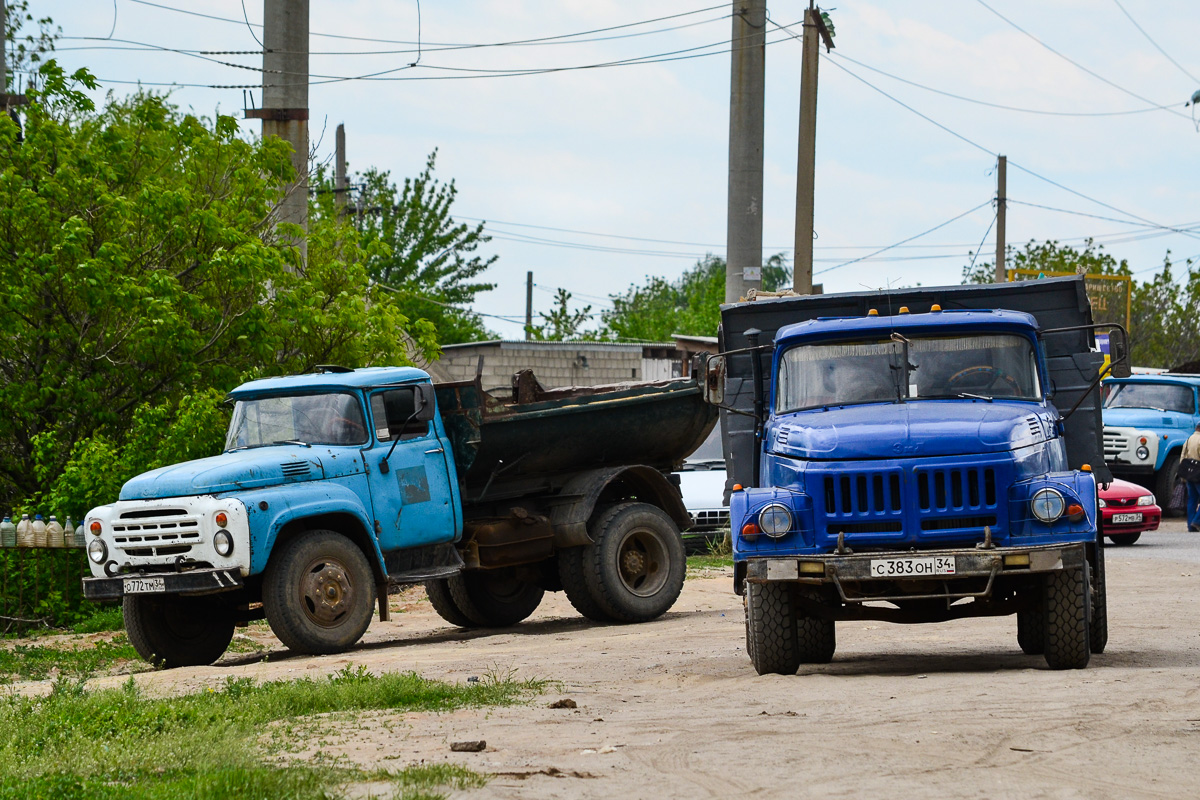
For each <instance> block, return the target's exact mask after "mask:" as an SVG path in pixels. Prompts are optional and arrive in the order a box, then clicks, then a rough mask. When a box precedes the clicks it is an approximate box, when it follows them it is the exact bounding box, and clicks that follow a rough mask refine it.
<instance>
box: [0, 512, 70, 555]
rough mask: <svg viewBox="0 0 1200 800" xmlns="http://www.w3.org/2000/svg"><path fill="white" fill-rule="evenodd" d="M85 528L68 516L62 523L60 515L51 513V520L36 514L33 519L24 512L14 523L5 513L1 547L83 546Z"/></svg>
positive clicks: (1, 522)
mask: <svg viewBox="0 0 1200 800" xmlns="http://www.w3.org/2000/svg"><path fill="white" fill-rule="evenodd" d="M83 545H84V541H83V528H76V527H75V525H74V524H72V522H71V518H70V517H67V522H66V524H65V525H62V524H60V523H59V521H58V517H56V516H54V515H53V514H51V515H50V521H49V522H47V521H45V520H43V519H42V515H41V514H34V516H33V519H30V518H29V515H28V514H22V515H21V519H20V520H18V521H17V522H16V523H13V521H12V517H10V516H8V515H7V514H5V515H4V519H3V521H0V547H83Z"/></svg>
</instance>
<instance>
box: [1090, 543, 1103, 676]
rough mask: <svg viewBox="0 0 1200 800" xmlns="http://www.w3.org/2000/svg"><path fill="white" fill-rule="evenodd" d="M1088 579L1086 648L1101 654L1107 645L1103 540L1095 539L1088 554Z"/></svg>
mask: <svg viewBox="0 0 1200 800" xmlns="http://www.w3.org/2000/svg"><path fill="white" fill-rule="evenodd" d="M1089 555H1090V556H1091V558H1090V559H1089V562H1090V563H1089V565H1090V567H1091V568H1090V569H1089V570H1088V575H1089V577H1090V581H1089V589H1090V591H1091V597H1090V598H1089V603H1090V608H1089V611H1090V613H1089V615H1088V647H1089V648H1090V649H1091V651H1092V652H1093V653H1103V652H1104V648H1105V647H1106V646H1107V645H1108V580H1107V579H1106V578H1105V572H1106V570H1107V568H1106V567H1105V566H1104V539H1103V538H1102V537H1099V536H1097V537H1096V546H1095V547H1094V548H1093V549H1092V552H1091V553H1090V554H1089Z"/></svg>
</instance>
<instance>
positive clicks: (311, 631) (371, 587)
mask: <svg viewBox="0 0 1200 800" xmlns="http://www.w3.org/2000/svg"><path fill="white" fill-rule="evenodd" d="M263 610H264V611H265V612H266V615H267V622H269V623H270V624H271V630H272V631H274V632H275V635H276V636H278V637H279V640H280V641H281V642H283V643H284V645H286V646H287V648H288V649H289V650H292V651H294V652H296V653H305V654H308V655H322V654H327V653H340V652H342V651H343V650H348V649H349V648H351V647H353V646H354V644H355V642H357V641H358V640H359V639H361V638H362V635H363V633H365V632H366V630H367V626H368V625H370V624H371V616H372V615H373V614H374V613H375V578H374V576H373V575H372V574H371V565H370V564H369V563H368V562H367V557H366V556H364V555H363V553H362V551H361V550H359V549H358V547H356V546H355V544H354V543H353V542H351V541H350V540H349V539H347V538H346V537H345V536H342V535H341V534H340V533H335V532H333V531H309V532H308V533H305V534H302V535H301V536H299V537H297V538H295V539H291V540H290V541H288V542H285V543H284V544H283V546H282V547H281V548H280V549H279V550H277V551H276V552H275V554H274V556H273V558H272V559H271V562H270V563H269V564H267V571H266V574H265V575H264V576H263Z"/></svg>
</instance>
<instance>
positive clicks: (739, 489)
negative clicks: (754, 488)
mask: <svg viewBox="0 0 1200 800" xmlns="http://www.w3.org/2000/svg"><path fill="white" fill-rule="evenodd" d="M733 490H734V491H735V492H740V491H741V490H742V485H741V484H740V483H735V484H734V485H733Z"/></svg>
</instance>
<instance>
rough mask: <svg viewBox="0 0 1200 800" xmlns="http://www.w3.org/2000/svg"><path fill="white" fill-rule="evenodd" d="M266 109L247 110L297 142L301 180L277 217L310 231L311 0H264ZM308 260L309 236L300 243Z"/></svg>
mask: <svg viewBox="0 0 1200 800" xmlns="http://www.w3.org/2000/svg"><path fill="white" fill-rule="evenodd" d="M262 105H263V107H262V108H253V109H247V110H246V117H247V118H252V119H261V120H262V121H263V124H262V135H263V138H266V137H267V136H278V137H279V138H280V139H283V140H284V141H286V142H287V143H288V144H290V145H291V146H292V166H293V167H295V169H296V182H295V183H293V184H292V185H290V186H288V187H286V189H287V192H286V194H285V195H284V198H283V200H282V201H281V202H280V203H279V213H278V217H277V219H278V221H280V222H290V223H292V224H294V225H299V226H300V227H302V228H304V230H305V231H306V232H307V230H308V0H263V101H262ZM296 246H297V247H298V248H299V250H300V258H301V260H302V261H307V260H308V242H307V239H306V237H301V239H300V240H299V241H298V242H296Z"/></svg>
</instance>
